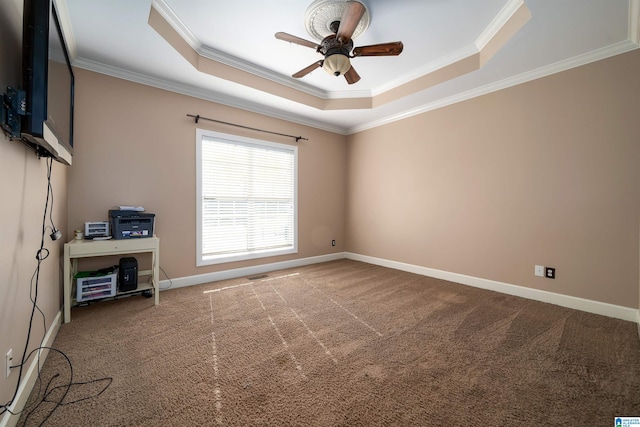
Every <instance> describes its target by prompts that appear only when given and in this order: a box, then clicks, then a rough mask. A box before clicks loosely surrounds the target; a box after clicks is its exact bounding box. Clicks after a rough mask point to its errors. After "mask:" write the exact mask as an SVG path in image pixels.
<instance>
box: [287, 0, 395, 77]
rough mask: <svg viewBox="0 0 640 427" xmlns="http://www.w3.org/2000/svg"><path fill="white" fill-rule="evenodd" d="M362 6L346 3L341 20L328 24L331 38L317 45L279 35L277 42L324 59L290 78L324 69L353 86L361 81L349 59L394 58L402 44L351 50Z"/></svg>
mask: <svg viewBox="0 0 640 427" xmlns="http://www.w3.org/2000/svg"><path fill="white" fill-rule="evenodd" d="M365 10H366V9H365V6H364V5H363V4H362V3H360V2H359V1H347V2H346V3H345V7H344V11H343V12H342V16H341V17H340V20H339V21H338V20H336V21H333V22H331V23H330V24H329V29H330V31H331V32H332V34H330V35H328V36H326V37H325V38H324V39H323V40H322V41H321V42H320V44H317V43H314V42H311V41H309V40H305V39H302V38H300V37H296V36H294V35H291V34H288V33H283V32H278V33H276V34H275V36H276V39H278V40H284V41H287V42H290V43H295V44H298V45H301V46H306V47H310V48H312V49H315V50H316V52H318V53H320V54H321V55H323V56H324V59H321V60H319V61H316V62H314V63H313V64H311V65H309V66H308V67H305V68H303V69H302V70H300V71H298V72H297V73H295V74H293V75H292V76H291V77H294V78H301V77H304V76H306V75H307V74H309V73H310V72H312V71H313V70H315V69H316V68H320V67H322V68H324V70H325V71H327V72H328V73H329V74H333V75H334V76H341V75H344V78H345V79H346V80H347V83H349V84H353V83H356V82H357V81H359V80H360V76H359V75H358V73H357V72H356V70H355V69H354V68H353V67H352V66H351V61H350V60H349V58H355V57H358V56H397V55H400V53H401V52H402V48H403V44H402V42H391V43H381V44H375V45H369V46H360V47H356V48H355V49H354V48H353V40H352V39H351V37H352V36H353V33H354V31H355V30H356V27H357V26H358V23H359V22H360V19H362V16H363V15H364V13H365Z"/></svg>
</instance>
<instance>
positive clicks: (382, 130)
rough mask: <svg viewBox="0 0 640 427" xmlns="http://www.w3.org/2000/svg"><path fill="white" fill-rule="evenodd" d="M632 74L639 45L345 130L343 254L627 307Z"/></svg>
mask: <svg viewBox="0 0 640 427" xmlns="http://www.w3.org/2000/svg"><path fill="white" fill-rule="evenodd" d="M639 70H640V50H636V51H633V52H631V53H628V54H624V55H620V56H616V57H613V58H610V59H607V60H604V61H600V62H597V63H593V64H590V65H587V66H584V67H581V68H577V69H573V70H570V71H566V72H563V73H560V74H556V75H553V76H550V77H547V78H544V79H539V80H536V81H533V82H529V83H527V84H523V85H519V86H516V87H513V88H510V89H506V90H502V91H499V92H496V93H492V94H489V95H486V96H482V97H479V98H475V99H472V100H469V101H466V102H463V103H459V104H456V105H453V106H449V107H446V108H442V109H439V110H436V111H432V112H428V113H425V114H422V115H419V116H415V117H412V118H409V119H406V120H403V121H399V122H395V123H392V124H389V125H386V126H383V127H378V128H375V129H372V130H368V131H365V132H361V133H358V134H356V135H353V136H351V137H350V138H349V143H348V144H349V152H348V155H349V164H348V165H349V169H348V171H349V173H348V182H349V183H348V191H347V200H348V207H347V225H346V229H347V250H348V251H350V252H354V253H358V254H363V255H368V256H373V257H380V258H384V259H388V260H394V261H400V262H404V263H409V264H415V265H418V266H424V267H429V268H434V269H440V270H444V271H448V272H453V273H459V274H465V275H469V276H474V277H479V278H484V279H490V280H495V281H500V282H506V283H511V284H515V285H520V286H525V287H531V288H535V289H541V290H546V291H551V292H557V293H561V294H566V295H571V296H576V297H582V298H587V299H591V300H596V301H601V302H606V303H612V304H617V305H621V306H625V307H633V308H635V307H637V305H638V283H639V279H638V257H639V249H638V247H639V246H638V245H639V242H638V228H639V221H638V220H639V218H640V164H639V163H640V120H639V119H638V113H639V112H640V109H639V105H640V104H639V103H638V102H639V101H638V100H639V99H640V79H638V72H639ZM535 264H541V265H546V266H552V267H555V268H556V269H557V270H556V274H557V278H556V279H555V280H550V279H545V278H539V277H535V276H534V274H533V271H534V265H535Z"/></svg>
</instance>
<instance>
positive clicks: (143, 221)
mask: <svg viewBox="0 0 640 427" xmlns="http://www.w3.org/2000/svg"><path fill="white" fill-rule="evenodd" d="M154 222H155V214H152V213H145V212H139V211H128V210H119V209H112V210H110V211H109V223H110V224H111V234H112V236H113V238H114V239H137V238H141V237H153V224H154Z"/></svg>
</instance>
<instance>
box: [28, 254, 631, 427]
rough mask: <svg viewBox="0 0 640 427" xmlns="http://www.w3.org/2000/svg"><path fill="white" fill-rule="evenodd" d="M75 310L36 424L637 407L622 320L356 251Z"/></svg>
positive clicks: (470, 416)
mask: <svg viewBox="0 0 640 427" xmlns="http://www.w3.org/2000/svg"><path fill="white" fill-rule="evenodd" d="M72 316H73V317H72V318H73V321H72V322H71V323H70V324H65V325H63V326H62V328H61V330H60V332H59V334H58V337H57V339H56V341H55V347H56V348H57V349H59V350H61V351H63V352H64V353H65V354H66V355H67V356H68V357H69V359H70V360H71V362H72V364H73V381H74V382H79V383H80V384H75V385H73V386H72V387H71V388H70V389H69V390H68V393H67V394H66V395H64V392H65V390H66V388H65V387H62V388H57V389H56V388H55V387H56V386H60V385H63V386H64V385H65V384H68V383H69V381H70V380H69V378H70V370H69V367H68V365H67V364H66V363H65V359H64V358H63V357H62V356H61V355H59V354H57V353H51V354H50V355H49V358H48V360H47V362H46V365H45V367H44V369H43V371H42V387H41V388H38V385H36V388H35V389H34V392H33V393H32V396H31V399H30V403H29V405H30V406H31V407H34V406H35V405H37V404H38V403H39V402H41V400H42V398H43V396H45V397H46V399H45V401H44V402H41V403H40V404H39V406H37V407H36V409H35V410H33V412H32V413H31V414H30V415H29V417H28V418H27V416H26V413H25V415H23V417H22V418H21V420H20V423H19V425H24V424H25V420H26V425H29V426H31V425H39V424H40V423H41V422H42V420H45V419H46V417H47V415H48V414H49V413H50V412H51V410H52V409H54V408H55V407H56V402H59V401H60V399H61V398H63V397H64V399H63V401H62V404H61V405H59V406H58V407H57V409H56V410H55V411H54V412H53V413H52V414H51V415H50V417H49V418H48V419H47V421H46V423H45V425H50V426H68V427H71V426H87V425H92V426H215V425H225V426H263V425H268V426H376V425H385V426H404V425H415V426H459V425H465V426H504V425H512V426H513V425H516V426H547V425H549V426H554V425H557V426H578V425H579V426H609V425H613V420H614V417H615V416H632V415H634V416H640V341H639V340H638V336H637V329H636V325H635V324H634V323H632V322H625V321H621V320H616V319H611V318H607V317H603V316H598V315H593V314H588V313H584V312H580V311H575V310H570V309H566V308H562V307H558V306H554V305H550V304H544V303H540V302H535V301H529V300H526V299H522V298H517V297H512V296H508V295H503V294H499V293H495V292H490V291H485V290H480V289H475V288H471V287H466V286H463V285H459V284H455V283H450V282H446V281H442V280H437V279H432V278H428V277H423V276H419V275H415V274H411V273H406V272H401V271H397V270H392V269H388V268H383V267H378V266H374V265H370V264H365V263H361V262H356V261H350V260H340V261H334V262H329V263H324V264H316V265H311V266H306V267H301V268H296V269H289V270H283V271H278V272H273V273H269V274H268V277H264V278H258V279H255V280H248V279H247V278H240V279H234V280H227V281H223V282H216V283H211V284H207V285H200V286H193V287H189V288H181V289H175V290H169V291H166V292H162V294H161V295H160V305H159V306H157V307H154V306H153V303H152V300H150V299H146V298H143V297H132V298H126V299H122V300H117V301H110V302H102V303H98V304H94V305H92V306H90V307H79V308H74V309H73V313H72ZM54 375H57V376H55V377H53V376H54ZM52 377H53V379H51V378H52ZM104 378H112V383H111V384H110V385H109V386H108V388H107V389H106V390H105V391H104V393H102V394H99V395H98V393H99V392H100V390H102V389H103V388H104V387H105V386H107V385H108V381H109V380H106V379H104ZM92 381H93V382H92ZM84 382H89V383H86V384H85V383H84ZM49 390H51V391H49ZM96 395H97V396H96ZM81 399H85V400H81ZM77 400H80V401H78V402H76V401H77ZM27 411H29V409H27Z"/></svg>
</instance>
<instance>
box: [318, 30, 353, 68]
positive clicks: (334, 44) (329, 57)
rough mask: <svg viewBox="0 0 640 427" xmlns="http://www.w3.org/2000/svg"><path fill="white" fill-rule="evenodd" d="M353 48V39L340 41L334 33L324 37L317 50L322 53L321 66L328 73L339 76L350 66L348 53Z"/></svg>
mask: <svg viewBox="0 0 640 427" xmlns="http://www.w3.org/2000/svg"><path fill="white" fill-rule="evenodd" d="M352 49H353V41H352V40H349V41H348V42H347V43H341V42H340V41H339V40H338V38H337V37H336V35H335V34H332V35H329V36H327V37H325V38H324V39H323V40H322V42H321V43H320V48H319V49H318V51H319V52H320V53H321V54H323V55H324V65H323V68H324V69H325V71H326V72H327V73H329V74H333V75H334V76H336V77H337V76H340V75H342V74H344V73H346V72H347V71H349V68H351V62H350V61H349V53H350V52H351V50H352Z"/></svg>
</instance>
